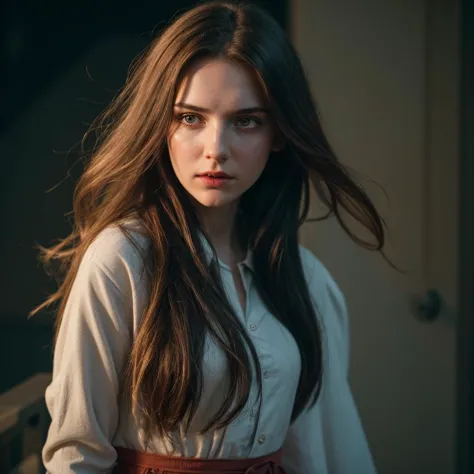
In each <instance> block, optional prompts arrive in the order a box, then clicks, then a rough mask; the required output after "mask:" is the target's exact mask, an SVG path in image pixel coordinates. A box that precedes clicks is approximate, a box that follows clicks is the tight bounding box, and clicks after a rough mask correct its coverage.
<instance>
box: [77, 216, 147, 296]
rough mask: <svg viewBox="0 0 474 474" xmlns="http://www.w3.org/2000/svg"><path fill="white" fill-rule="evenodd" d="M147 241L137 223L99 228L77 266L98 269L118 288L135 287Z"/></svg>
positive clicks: (125, 222) (142, 266)
mask: <svg viewBox="0 0 474 474" xmlns="http://www.w3.org/2000/svg"><path fill="white" fill-rule="evenodd" d="M148 245H149V239H148V238H147V236H146V235H145V234H144V232H143V229H142V228H141V226H140V224H139V222H138V221H124V222H121V223H118V224H114V225H111V226H108V227H106V228H105V229H103V230H102V231H101V232H100V233H99V234H98V235H97V236H96V237H95V238H94V240H93V241H92V242H91V244H90V245H89V246H88V248H87V250H86V251H85V253H84V256H83V258H82V261H81V267H83V269H86V270H88V271H89V272H94V271H95V269H97V268H98V269H100V270H101V271H103V272H104V273H105V274H107V276H108V278H109V279H110V280H112V282H113V283H114V284H115V285H116V286H117V287H118V288H119V289H120V290H122V289H125V288H127V287H129V286H130V284H131V283H132V285H133V286H135V285H136V284H137V283H138V280H139V278H141V276H142V275H143V274H144V272H143V270H144V262H145V259H146V252H147V250H148Z"/></svg>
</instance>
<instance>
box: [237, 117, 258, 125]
mask: <svg viewBox="0 0 474 474" xmlns="http://www.w3.org/2000/svg"><path fill="white" fill-rule="evenodd" d="M237 124H238V126H239V127H242V128H255V127H258V125H260V122H259V121H258V120H257V119H254V118H252V117H243V118H241V119H239V120H237Z"/></svg>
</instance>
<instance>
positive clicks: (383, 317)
mask: <svg viewBox="0 0 474 474" xmlns="http://www.w3.org/2000/svg"><path fill="white" fill-rule="evenodd" d="M428 3H429V5H430V6H429V9H428V8H427V4H428ZM457 31H458V11H457V5H456V3H455V2H450V1H448V0H438V1H435V2H424V1H422V0H417V1H398V0H387V1H384V2H377V1H375V0H362V1H360V2H348V1H344V0H336V1H333V2H322V1H320V0H298V1H294V2H293V4H292V36H293V40H294V42H295V44H296V47H297V49H298V51H299V52H300V54H301V56H302V59H303V62H304V65H305V67H306V69H307V71H308V75H309V78H310V81H311V85H312V88H313V91H314V94H315V96H316V101H317V103H318V105H319V107H320V112H321V115H322V118H323V123H324V126H325V129H326V131H327V133H328V136H329V139H330V141H331V142H332V144H333V146H334V149H335V150H336V153H337V154H338V155H339V158H340V159H341V161H343V162H344V163H345V164H347V165H348V166H350V167H351V168H352V169H353V170H354V172H355V177H356V178H357V179H359V181H361V183H362V184H363V185H364V187H366V189H367V191H368V192H369V194H370V195H371V196H372V198H373V199H374V201H375V203H376V205H377V207H378V209H379V210H380V212H381V214H382V215H383V217H384V218H385V219H386V221H387V224H388V227H389V232H388V236H387V237H388V245H387V253H388V255H389V257H390V258H391V259H393V261H394V262H395V263H396V265H397V266H399V267H400V268H402V269H403V270H404V273H397V272H395V271H393V270H392V269H391V268H390V267H388V266H387V264H386V263H385V262H384V261H383V260H382V259H381V258H380V257H379V256H377V255H375V254H372V253H370V252H367V251H365V250H362V249H360V248H358V247H357V246H356V245H355V244H353V243H352V242H351V241H350V240H349V239H348V237H346V236H345V234H343V232H342V231H341V230H340V229H339V227H338V225H337V223H336V222H335V221H330V222H325V223H306V224H305V225H304V226H303V229H302V232H301V239H302V243H303V244H304V245H306V246H307V247H309V248H310V249H311V250H313V251H314V252H315V253H316V254H317V255H318V256H319V258H320V259H321V260H322V261H323V262H324V263H325V264H326V265H327V267H328V268H329V270H330V271H331V272H332V274H333V275H334V277H335V278H336V280H337V281H338V283H339V284H340V286H341V288H342V290H343V291H344V293H345V295H346V297H347V300H348V305H349V309H350V313H351V320H350V322H351V342H352V348H351V355H352V360H351V383H352V387H353V391H354V395H355V398H356V401H357V403H358V406H359V408H360V412H361V416H362V418H363V422H364V426H365V428H366V432H367V435H368V437H369V442H370V445H371V447H372V450H373V453H374V457H375V460H376V463H377V466H378V469H379V471H380V473H382V474H399V473H401V472H403V473H404V474H419V473H421V472H430V473H432V474H449V473H452V472H453V466H454V459H453V455H454V454H453V453H454V433H455V418H454V414H455V403H454V400H455V373H456V366H455V350H456V347H455V323H456V321H455V320H456V318H455V314H456V306H457V301H456V294H457V278H456V276H457V261H456V252H457V248H456V243H457V230H456V229H457V197H456V196H457V188H458V186H457V163H458V150H457V140H458V138H457V133H458V128H459V124H458V120H457V117H458V112H457V109H458V100H457V92H458V91H457V84H458V81H457V74H458V72H457V69H458V57H457V56H458V55H457V52H458V44H457ZM366 177H369V178H370V179H372V180H374V181H376V182H377V183H379V184H380V185H381V186H382V188H383V190H385V192H386V194H387V196H385V194H384V192H382V191H381V190H380V188H379V187H378V186H376V185H375V184H373V183H372V182H371V181H370V180H369V179H367V178H366ZM318 210H319V207H318V204H317V203H316V202H315V203H314V205H313V208H312V211H313V213H314V215H316V214H317V213H318ZM431 287H433V288H436V289H437V290H438V291H439V292H440V294H441V295H442V297H443V299H444V302H445V304H444V306H443V308H442V311H441V314H440V316H439V317H438V319H436V320H435V321H434V322H432V323H426V322H422V321H420V320H419V319H418V318H417V317H416V316H417V312H416V311H415V310H414V307H415V306H416V304H417V303H418V302H419V299H420V298H421V297H422V296H423V295H424V294H425V291H426V290H427V289H428V288H431Z"/></svg>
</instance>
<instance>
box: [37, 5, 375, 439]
mask: <svg viewBox="0 0 474 474" xmlns="http://www.w3.org/2000/svg"><path fill="white" fill-rule="evenodd" d="M203 58H223V59H227V60H230V61H235V62H236V63H237V64H241V65H244V66H245V67H246V68H248V69H249V70H251V71H252V72H253V73H254V74H255V77H256V79H257V81H258V83H259V85H260V87H261V88H262V90H263V92H264V95H265V98H266V101H267V107H268V109H269V111H270V115H271V116H272V119H273V120H274V121H275V123H276V126H277V128H278V130H279V132H280V133H281V134H282V136H283V137H284V139H285V143H286V145H285V147H284V148H283V149H282V150H281V151H278V152H275V153H272V154H271V155H270V157H269V160H268V163H267V166H266V168H265V170H264V172H263V174H262V176H261V177H260V179H259V180H258V181H257V183H256V184H255V185H254V186H252V187H251V188H250V189H249V190H248V191H247V192H246V193H245V194H244V195H243V196H242V198H241V201H240V212H239V218H241V219H242V222H245V225H243V224H242V226H241V227H240V232H241V233H242V236H241V238H242V241H243V242H245V245H246V246H247V247H248V248H250V249H251V250H252V253H253V258H254V267H255V273H256V276H255V278H256V285H257V288H258V291H259V294H260V296H261V298H262V300H263V301H264V303H265V304H266V306H267V308H268V310H269V311H271V313H272V314H273V315H274V316H275V317H276V318H277V319H278V320H279V321H280V322H281V323H282V324H283V325H284V326H285V327H286V328H287V329H288V330H289V332H290V333H291V334H292V335H293V337H294V338H295V340H296V342H297V344H298V347H299V351H300V355H301V375H300V379H299V385H298V389H297V393H296V398H295V404H294V409H293V414H292V418H293V419H295V418H296V416H297V415H298V414H299V413H300V412H301V411H302V410H303V408H304V407H305V406H307V405H309V404H312V403H314V402H315V401H316V400H317V397H318V395H319V390H320V388H321V380H322V352H321V351H322V343H321V329H320V328H319V327H318V323H317V321H318V317H317V315H316V314H315V310H314V306H313V304H312V301H311V298H310V295H309V292H308V289H307V285H306V283H305V277H304V274H303V268H302V264H301V260H300V255H299V248H298V229H299V227H300V225H301V224H302V223H303V222H304V221H305V219H306V218H307V215H308V209H309V191H310V186H311V184H313V185H314V187H315V190H316V192H317V195H318V197H319V199H320V200H321V201H322V202H323V203H324V205H325V206H326V207H327V211H328V213H327V216H329V215H334V216H335V217H336V218H337V219H338V221H339V222H340V224H341V225H342V227H343V228H344V230H345V231H346V232H347V233H348V235H349V236H350V237H351V238H352V239H353V240H354V241H356V242H357V243H359V244H361V245H363V246H365V247H367V248H368V249H371V250H379V251H381V250H382V248H383V245H384V227H383V221H382V220H381V218H380V216H379V215H378V213H377V211H376V210H375V208H374V206H373V204H372V202H371V201H370V199H369V198H368V196H367V195H366V194H365V192H364V191H363V190H362V189H361V187H360V186H358V185H357V184H356V183H355V182H354V181H353V180H352V178H351V177H350V175H349V173H348V172H347V171H346V169H345V168H344V166H343V165H342V164H341V163H340V162H339V161H338V159H337V158H336V156H335V154H334V153H333V151H332V149H331V147H330V145H329V143H328V141H327V139H326V137H325V135H324V132H323V130H322V127H321V124H320V120H319V118H318V113H317V110H316V106H315V103H314V100H313V98H312V95H311V92H310V89H309V85H308V83H307V80H306V77H305V73H304V71H303V68H302V65H301V63H300V60H299V58H298V56H297V54H296V52H295V50H294V48H293V46H292V45H291V43H290V42H289V41H288V39H287V37H286V35H285V33H284V32H283V31H282V29H281V27H280V26H279V25H278V23H277V22H276V21H275V20H274V19H272V18H271V17H270V16H269V15H268V14H267V13H265V12H264V11H263V10H262V9H260V8H258V7H255V6H251V5H237V4H234V3H225V2H210V3H205V4H201V5H200V6H198V7H196V8H194V9H192V10H190V11H189V12H187V13H185V14H183V15H182V16H180V17H179V18H177V19H176V20H175V21H174V22H173V23H172V24H171V25H169V26H168V27H167V28H166V29H165V30H164V31H163V32H162V33H161V34H160V35H159V36H158V37H157V38H156V39H155V40H154V41H153V42H152V43H151V45H150V46H149V47H148V49H147V50H146V51H145V52H144V53H143V54H142V55H141V56H140V58H138V60H137V61H136V62H135V63H134V66H133V68H132V70H131V71H130V74H129V77H128V78H127V81H126V84H125V86H124V87H123V89H122V91H121V93H120V94H119V95H118V96H117V97H116V99H115V100H114V101H113V103H112V104H111V105H110V107H109V108H108V109H107V111H106V112H105V113H104V114H103V116H102V117H101V118H100V121H99V123H98V129H99V131H100V137H99V141H98V143H97V146H96V147H95V149H94V152H93V153H92V156H91V157H90V161H89V162H88V164H87V166H86V169H85V171H84V173H83V175H82V177H81V178H80V179H79V181H78V183H77V187H76V191H75V195H74V229H73V231H72V233H71V234H70V235H69V236H67V237H66V238H65V239H64V240H62V241H61V242H60V243H59V244H57V245H55V246H53V247H51V248H47V249H45V248H42V250H43V258H44V261H45V263H46V264H53V263H54V262H55V261H57V262H58V263H59V269H58V271H59V276H60V278H61V279H60V286H59V289H58V290H57V292H56V293H54V294H53V295H51V297H50V298H48V299H47V300H46V301H45V302H44V303H43V304H41V305H40V306H39V307H38V308H36V309H35V310H34V311H33V313H32V314H34V313H37V312H38V311H40V310H43V309H44V308H45V307H47V306H49V305H51V304H53V303H57V307H56V313H57V317H56V335H57V331H58V329H59V327H60V324H61V319H62V316H63V313H64V308H65V304H66V301H67V298H68V295H69V293H70V291H71V287H72V284H73V282H74V279H75V276H76V274H77V271H78V268H79V265H80V263H81V259H82V257H83V255H84V253H85V251H86V249H87V248H88V246H89V245H90V244H91V242H92V241H93V240H94V239H95V238H96V237H97V236H98V235H99V233H100V232H102V231H103V230H104V229H105V228H107V227H109V226H111V225H116V224H118V223H120V222H123V221H124V220H126V219H127V218H130V217H138V218H139V219H140V222H141V224H142V231H143V233H145V234H146V236H147V238H148V242H149V246H148V247H147V249H146V251H145V252H144V254H143V262H144V272H146V274H147V275H148V279H147V281H148V282H149V283H148V284H149V288H148V295H149V296H148V302H147V306H146V308H145V311H144V314H143V318H142V324H141V326H140V328H139V330H138V333H137V336H136V338H135V340H134V342H133V345H132V347H131V350H130V354H129V357H128V362H127V366H126V371H125V373H124V374H123V378H124V380H125V382H124V387H125V389H126V392H127V394H128V395H129V396H130V399H131V401H132V406H133V409H134V411H136V412H138V413H139V414H140V416H141V417H142V418H143V420H144V422H145V427H146V429H147V430H149V431H151V430H152V429H153V430H157V431H158V433H160V434H162V435H166V434H167V433H170V432H171V431H173V430H174V429H176V427H177V426H178V424H179V423H181V422H182V421H184V422H185V424H187V425H188V426H189V423H190V421H191V419H192V417H193V415H194V413H195V412H196V409H197V406H198V402H199V399H200V395H201V391H202V384H203V374H202V360H203V354H204V350H205V346H204V341H205V337H206V334H210V335H211V336H212V337H213V338H214V339H215V340H216V341H217V343H218V344H219V346H220V347H221V349H222V350H223V352H224V354H225V357H226V361H227V365H228V374H229V380H230V383H229V384H228V386H227V387H226V396H225V399H224V402H223V404H222V406H221V407H219V409H218V410H217V413H216V415H215V416H214V417H213V419H211V421H210V422H209V424H208V426H204V427H202V431H206V430H208V429H210V428H211V427H214V426H217V427H219V426H225V425H226V424H228V423H229V422H230V421H231V420H233V419H234V418H235V417H236V416H237V415H238V414H239V413H240V411H241V410H242V409H243V407H244V406H245V403H246V401H247V399H248V396H249V395H248V394H249V388H250V386H251V383H252V373H253V372H254V370H253V369H252V368H253V367H254V368H255V369H256V370H255V373H256V374H257V376H256V377H257V383H258V386H259V387H260V389H261V380H260V370H259V361H258V357H257V354H256V351H255V348H254V347H253V344H252V342H251V340H250V338H249V337H248V336H247V335H246V331H245V330H244V328H243V327H242V325H241V323H240V322H239V320H238V318H237V317H236V316H235V315H234V312H233V309H232V307H231V305H230V303H229V302H228V300H227V298H226V296H225V293H224V290H223V288H222V285H221V284H220V283H219V280H218V278H217V277H216V274H215V269H214V268H213V267H212V265H211V266H209V265H208V264H207V263H206V260H205V258H204V256H203V249H202V246H201V243H200V239H199V228H200V226H199V221H198V219H197V217H196V214H195V211H194V208H193V205H192V203H191V201H190V199H189V196H187V195H186V193H185V191H184V190H183V188H182V187H181V186H180V184H179V182H178V180H177V179H176V176H175V175H174V172H173V169H172V167H171V164H170V156H169V151H168V147H167V137H168V135H169V130H170V129H171V127H172V126H173V120H174V116H173V106H174V100H175V97H176V94H177V90H178V87H179V84H180V83H181V81H182V79H183V77H184V76H185V74H186V72H187V71H188V70H189V68H190V67H191V66H192V65H193V64H195V62H196V61H198V60H201V59H203ZM344 215H348V216H351V217H352V218H353V219H355V220H356V221H358V222H359V223H360V224H362V225H363V226H364V227H365V228H366V229H368V230H369V231H370V233H371V234H372V235H373V237H374V241H373V242H371V241H364V240H362V239H361V238H359V237H358V236H357V235H356V234H355V233H353V232H352V231H351V229H350V228H349V226H348V225H347V224H346V221H345V218H344ZM123 231H124V232H127V229H126V228H125V227H124V228H123ZM129 238H131V237H130V236H129ZM374 242H375V243H374Z"/></svg>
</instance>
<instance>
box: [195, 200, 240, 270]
mask: <svg viewBox="0 0 474 474" xmlns="http://www.w3.org/2000/svg"><path fill="white" fill-rule="evenodd" d="M237 209H238V204H237V203H235V204H232V205H229V206H222V207H204V206H199V207H198V209H197V216H198V219H199V222H200V224H201V226H202V228H203V230H204V232H205V233H206V235H207V237H208V238H209V240H210V241H211V244H212V245H213V247H214V248H215V249H216V252H217V256H218V257H219V259H220V260H221V261H222V262H224V263H225V264H227V265H230V266H232V265H235V264H236V263H238V262H240V261H242V260H243V259H244V258H245V250H244V249H243V248H242V246H241V245H240V242H239V239H238V233H237V219H236V217H237Z"/></svg>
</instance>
